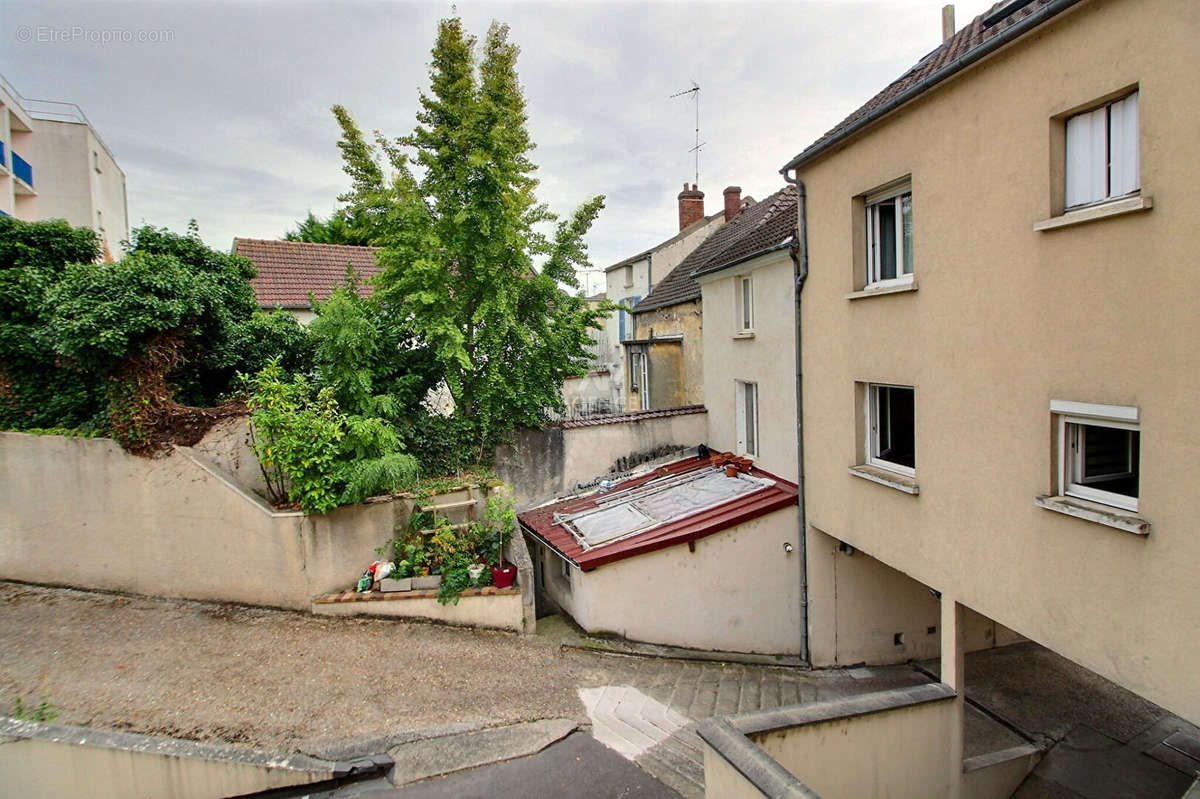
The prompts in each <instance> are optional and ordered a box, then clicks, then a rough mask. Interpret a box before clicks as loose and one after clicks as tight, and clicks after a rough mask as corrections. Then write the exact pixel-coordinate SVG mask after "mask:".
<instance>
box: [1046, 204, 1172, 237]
mask: <svg viewBox="0 0 1200 799" xmlns="http://www.w3.org/2000/svg"><path fill="white" fill-rule="evenodd" d="M1153 207H1154V198H1153V197H1142V196H1137V197H1126V198H1125V199H1123V200H1113V201H1112V202H1107V203H1101V204H1099V205H1092V206H1089V207H1087V208H1080V209H1079V210H1077V211H1067V212H1066V213H1065V214H1062V215H1060V216H1052V217H1050V218H1049V219H1043V220H1041V221H1040V222H1034V223H1033V229H1034V230H1055V229H1056V228H1060V227H1069V226H1071V225H1082V224H1083V223H1085V222H1095V221H1096V220H1098V219H1107V218H1108V217H1110V216H1121V215H1123V214H1132V213H1136V212H1138V211H1149V210H1150V209H1151V208H1153Z"/></svg>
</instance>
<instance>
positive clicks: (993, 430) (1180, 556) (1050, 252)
mask: <svg viewBox="0 0 1200 799" xmlns="http://www.w3.org/2000/svg"><path fill="white" fill-rule="evenodd" d="M1197 26H1200V7H1197V6H1196V5H1195V4H1194V3H1191V2H1186V0H1144V2H1131V1H1129V0H1088V1H1087V2H1084V3H1081V4H1080V5H1079V6H1077V7H1075V9H1074V10H1072V11H1070V12H1067V13H1065V14H1063V15H1061V16H1060V17H1059V18H1057V19H1055V20H1054V21H1052V22H1050V23H1047V24H1045V25H1043V26H1041V27H1039V28H1038V29H1037V32H1036V33H1035V34H1033V35H1031V36H1027V37H1025V38H1023V39H1022V40H1020V41H1018V42H1017V43H1015V44H1014V45H1012V46H1010V47H1008V48H1006V49H1004V50H1002V51H1000V52H999V53H997V54H996V55H994V56H991V57H989V58H988V59H987V60H985V61H984V62H982V63H981V64H979V65H977V66H975V67H972V68H971V69H970V70H968V71H967V72H965V73H963V74H962V75H960V76H959V77H957V78H955V79H954V80H952V81H950V82H949V83H947V84H945V85H943V86H941V87H939V88H937V89H934V90H933V91H931V92H929V93H927V94H926V95H924V97H923V99H920V100H918V101H916V102H914V103H912V104H910V105H908V106H907V107H906V108H905V109H903V110H901V111H899V112H897V113H895V114H893V115H892V116H891V117H889V118H888V119H887V120H886V121H884V122H883V123H881V124H879V125H876V126H875V127H873V128H872V129H871V130H869V131H867V132H865V133H863V134H860V135H858V136H857V137H856V138H855V139H854V140H853V141H852V142H851V143H849V144H848V145H847V146H845V147H842V148H840V149H837V150H835V151H833V152H831V153H830V154H828V155H826V156H823V157H821V158H819V159H818V160H816V161H815V162H813V163H812V164H809V165H806V166H804V167H803V168H802V169H801V170H800V177H801V178H802V179H803V180H804V181H805V183H806V185H807V190H808V244H809V255H810V269H811V272H810V276H809V278H808V281H807V283H806V285H805V288H804V295H803V310H802V313H803V318H802V326H803V328H804V329H805V330H806V331H813V334H812V335H805V337H804V342H805V343H804V347H805V351H804V367H805V373H804V381H805V384H804V397H805V403H806V407H805V420H806V426H805V430H806V441H805V451H806V453H807V454H808V456H809V461H808V463H806V465H805V470H806V477H807V491H806V493H807V496H808V518H809V522H810V523H811V524H813V525H815V526H816V527H818V528H819V529H821V530H823V531H825V532H827V533H828V534H829V535H831V536H834V537H836V538H838V539H840V540H843V541H848V542H849V543H851V544H853V545H854V546H856V547H857V548H858V549H859V550H862V551H865V552H867V553H869V554H870V555H871V556H873V557H875V558H877V559H879V560H880V561H883V562H884V563H887V564H889V565H890V566H892V567H894V568H896V569H897V570H899V571H901V572H903V573H905V574H907V575H909V576H911V577H913V578H914V579H916V580H918V581H919V582H921V583H923V584H925V585H928V586H931V587H933V588H936V589H938V590H940V591H942V592H943V593H945V594H948V595H952V596H955V597H956V598H957V599H958V600H959V601H961V602H962V603H963V604H965V605H968V606H970V607H972V608H974V609H975V610H977V611H979V612H980V613H982V614H984V615H986V616H988V617H989V618H992V619H995V620H996V621H997V622H999V623H1001V624H1004V625H1006V626H1008V627H1010V628H1013V629H1017V630H1020V631H1021V632H1022V633H1024V634H1025V635H1028V636H1029V637H1030V638H1032V639H1033V640H1036V641H1038V642H1039V643H1041V644H1044V645H1046V646H1047V647H1049V648H1051V649H1053V650H1054V651H1056V652H1058V653H1060V654H1062V655H1064V656H1065V657H1067V658H1070V659H1071V660H1073V661H1075V662H1077V663H1079V664H1080V665H1082V666H1084V667H1085V668H1088V669H1090V670H1092V671H1094V672H1096V673H1098V674H1101V675H1103V676H1104V677H1107V678H1109V679H1111V680H1113V681H1115V682H1116V683H1118V684H1119V685H1121V686H1123V687H1125V688H1127V689H1129V690H1132V691H1134V692H1135V693H1137V694H1139V695H1141V696H1143V697H1146V698H1147V699H1150V700H1151V701H1154V702H1156V703H1158V704H1161V705H1163V706H1165V707H1166V708H1168V709H1170V710H1171V711H1172V712H1174V713H1177V714H1179V715H1181V716H1183V717H1185V718H1188V719H1190V720H1193V721H1197V720H1200V691H1198V690H1196V685H1197V683H1196V678H1195V673H1194V672H1195V670H1194V668H1193V664H1195V663H1196V662H1200V636H1196V635H1193V634H1189V633H1186V632H1184V631H1192V630H1196V629H1200V581H1197V580H1196V578H1195V569H1194V564H1196V563H1198V562H1200V537H1198V536H1197V535H1196V534H1195V533H1196V519H1197V517H1200V493H1198V492H1197V491H1196V490H1195V475H1196V474H1197V473H1198V472H1200V426H1197V425H1196V423H1195V413H1196V406H1197V403H1196V398H1197V397H1200V368H1197V366H1198V363H1197V350H1196V347H1195V342H1196V341H1198V340H1200V314H1197V313H1196V308H1197V307H1200V283H1197V281H1196V280H1195V274H1194V273H1195V269H1194V264H1195V262H1196V257H1195V238H1196V237H1195V235H1194V230H1195V219H1194V209H1195V208H1197V207H1200V138H1198V137H1197V136H1196V135H1195V118H1194V113H1193V109H1195V108H1197V107H1200V83H1198V82H1197V81H1196V80H1194V75H1195V74H1196V72H1197V70H1198V69H1200V49H1198V48H1197V47H1196V46H1195V41H1194V31H1195V30H1196V28H1197ZM1047 76H1052V77H1053V79H1052V80H1048V79H1047ZM1135 84H1136V85H1137V86H1138V87H1139V98H1140V108H1141V120H1140V125H1141V131H1140V157H1141V186H1142V189H1141V192H1142V196H1143V197H1152V198H1153V209H1152V210H1148V211H1142V212H1140V213H1135V214H1126V215H1123V216H1115V217H1112V218H1107V219H1102V220H1099V221H1094V222H1090V223H1088V224H1083V225H1075V226H1069V227H1063V228H1059V229H1056V230H1050V231H1046V232H1041V231H1037V230H1034V224H1035V223H1036V222H1038V221H1039V220H1043V219H1046V218H1048V217H1051V216H1053V215H1055V214H1057V213H1060V212H1061V205H1060V204H1061V193H1062V191H1061V180H1062V166H1061V164H1062V149H1061V139H1060V138H1059V136H1061V130H1062V127H1063V125H1062V121H1061V119H1062V115H1064V114H1066V113H1068V112H1070V111H1072V110H1074V109H1078V108H1081V107H1083V106H1084V104H1087V103H1091V102H1094V101H1097V100H1099V99H1102V98H1104V97H1105V96H1110V95H1111V94H1112V93H1114V92H1118V91H1120V90H1121V89H1123V88H1126V87H1130V86H1132V85H1135ZM951 132H952V134H953V135H951ZM803 144H804V142H797V149H800V147H801V146H803ZM906 175H911V181H912V189H913V225H914V228H913V230H914V233H913V236H914V255H915V278H916V282H917V284H918V285H919V290H918V291H909V292H903V293H897V294H890V295H884V296H874V297H868V298H865V299H847V297H846V295H847V293H849V292H852V291H854V290H855V289H856V288H858V287H859V286H861V282H862V280H861V275H862V273H863V270H864V267H863V261H862V259H861V257H860V256H861V246H860V241H861V238H860V237H859V236H856V235H855V234H854V231H855V230H857V229H859V228H861V225H862V223H861V218H860V217H861V210H860V209H861V202H860V201H859V202H856V200H855V198H859V197H861V196H862V195H863V194H864V193H865V192H869V191H871V190H872V189H874V188H876V187H878V186H882V185H884V184H886V183H888V182H889V181H893V180H895V179H897V178H901V177H904V176H906ZM868 381H869V382H880V383H892V384H899V385H907V386H914V387H915V392H916V425H915V432H916V442H917V444H916V447H917V466H916V482H917V483H918V484H919V489H920V494H919V495H911V494H908V493H903V492H901V491H898V490H895V489H894V488H892V487H890V486H884V485H879V484H877V483H874V482H869V481H867V480H863V479H859V478H857V477H855V476H853V475H851V474H849V473H848V472H847V467H849V466H852V465H854V464H856V463H860V462H861V459H862V454H861V453H862V428H863V425H862V423H861V419H862V409H861V408H860V407H859V406H858V405H857V403H856V401H855V397H856V383H862V382H868ZM1051 399H1067V400H1076V401H1082V402H1095V403H1108V404H1114V405H1129V406H1136V407H1137V408H1138V409H1139V411H1140V417H1141V420H1142V422H1141V455H1140V464H1141V492H1140V499H1139V514H1138V515H1139V516H1140V517H1141V518H1144V519H1145V520H1147V521H1148V522H1150V523H1151V525H1152V527H1151V530H1150V533H1149V535H1148V536H1138V535H1133V534H1130V533H1129V532H1125V531H1123V530H1119V529H1114V528H1113V527H1109V526H1105V525H1102V524H1099V523H1096V522H1093V521H1086V520H1083V519H1080V518H1072V517H1070V516H1066V515H1062V514H1059V513H1054V512H1051V511H1049V510H1046V509H1043V508H1041V507H1038V506H1036V505H1035V504H1034V499H1035V497H1036V496H1038V495H1043V494H1048V493H1055V492H1056V490H1057V487H1056V485H1055V481H1054V478H1053V474H1054V464H1053V460H1054V459H1053V455H1052V453H1053V452H1054V448H1055V444H1054V425H1053V419H1052V415H1051V413H1050V410H1049V403H1050V400H1051Z"/></svg>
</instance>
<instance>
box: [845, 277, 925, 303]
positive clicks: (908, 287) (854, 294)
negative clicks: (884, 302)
mask: <svg viewBox="0 0 1200 799" xmlns="http://www.w3.org/2000/svg"><path fill="white" fill-rule="evenodd" d="M916 290H917V281H916V278H914V279H913V280H911V281H909V282H908V283H900V284H897V285H895V286H885V287H883V288H877V289H861V290H859V291H851V292H850V293H849V294H847V295H846V299H848V300H865V299H866V298H867V297H882V296H884V295H885V294H903V293H905V292H909V291H916Z"/></svg>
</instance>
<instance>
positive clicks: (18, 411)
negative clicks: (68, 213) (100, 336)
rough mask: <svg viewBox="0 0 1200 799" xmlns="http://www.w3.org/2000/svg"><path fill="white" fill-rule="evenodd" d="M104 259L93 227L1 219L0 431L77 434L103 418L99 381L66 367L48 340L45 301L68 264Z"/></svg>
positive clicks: (48, 316)
mask: <svg viewBox="0 0 1200 799" xmlns="http://www.w3.org/2000/svg"><path fill="white" fill-rule="evenodd" d="M99 256H100V247H99V243H98V240H97V237H96V234H95V232H94V231H92V230H91V229H90V228H82V227H81V228H72V227H71V226H70V225H68V224H67V223H66V222H64V221H62V220H56V221H52V222H23V221H21V220H18V219H14V218H13V217H11V216H3V215H0V427H3V428H7V429H28V428H37V427H71V428H74V427H78V426H80V425H83V424H86V423H88V422H90V421H91V420H92V419H93V418H94V417H95V416H96V414H97V413H98V412H99V411H100V408H101V407H102V404H103V400H102V398H103V387H102V385H101V383H100V381H99V380H96V379H88V378H87V376H81V375H79V374H78V373H76V372H75V371H73V370H71V369H68V368H65V367H64V365H63V364H62V363H60V360H59V356H58V353H56V352H55V351H54V346H53V342H52V341H51V340H50V339H49V337H48V336H47V335H46V332H47V325H48V322H49V319H50V316H51V315H52V311H53V307H52V306H49V305H48V304H47V303H46V295H47V294H48V293H49V292H50V290H51V289H52V288H53V287H54V285H55V284H56V283H57V282H58V281H59V279H60V278H61V277H62V275H63V273H64V272H65V271H66V270H67V268H68V265H69V264H77V263H84V264H91V263H92V262H94V261H95V260H96V259H97V258H98V257H99Z"/></svg>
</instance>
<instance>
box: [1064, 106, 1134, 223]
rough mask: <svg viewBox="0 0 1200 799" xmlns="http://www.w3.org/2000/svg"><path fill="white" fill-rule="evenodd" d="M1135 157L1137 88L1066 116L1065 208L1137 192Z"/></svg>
mask: <svg viewBox="0 0 1200 799" xmlns="http://www.w3.org/2000/svg"><path fill="white" fill-rule="evenodd" d="M1139 158H1140V156H1139V154H1138V95H1137V92H1134V93H1133V94H1130V95H1128V96H1126V97H1124V98H1122V99H1120V100H1117V101H1116V102H1112V103H1109V104H1107V105H1105V106H1102V107H1100V108H1097V109H1095V110H1093V111H1088V112H1086V113H1083V114H1076V115H1075V116H1073V117H1070V118H1068V119H1067V190H1066V206H1067V208H1075V207H1078V206H1081V205H1089V204H1091V203H1098V202H1103V201H1105V200H1111V199H1114V198H1117V197H1124V196H1125V195H1128V194H1133V193H1135V192H1137V191H1138V190H1139V189H1140V188H1141V185H1142V184H1141V175H1140V171H1141V165H1140V163H1139Z"/></svg>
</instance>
